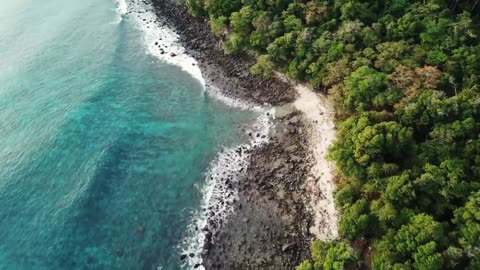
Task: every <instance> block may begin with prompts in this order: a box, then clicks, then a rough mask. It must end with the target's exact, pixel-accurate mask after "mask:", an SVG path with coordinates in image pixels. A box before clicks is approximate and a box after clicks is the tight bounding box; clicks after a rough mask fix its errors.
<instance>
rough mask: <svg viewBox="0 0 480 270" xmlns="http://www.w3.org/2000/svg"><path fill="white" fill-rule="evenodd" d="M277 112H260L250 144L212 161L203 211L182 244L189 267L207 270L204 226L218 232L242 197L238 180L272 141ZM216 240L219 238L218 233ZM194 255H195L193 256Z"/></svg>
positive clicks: (231, 149)
mask: <svg viewBox="0 0 480 270" xmlns="http://www.w3.org/2000/svg"><path fill="white" fill-rule="evenodd" d="M274 115H275V110H274V109H271V110H269V111H267V112H264V113H263V114H262V115H260V116H259V117H258V118H257V119H256V120H255V122H254V123H253V124H252V125H251V126H249V128H248V129H247V130H246V133H247V134H251V136H250V141H249V143H245V144H242V145H239V146H237V147H235V148H228V149H223V150H222V151H220V153H219V154H218V156H217V158H216V159H215V160H214V162H213V163H212V164H211V166H210V169H209V170H208V172H207V174H206V180H205V184H204V187H203V189H202V194H203V196H202V201H201V207H200V210H198V211H197V212H196V213H194V214H193V222H192V224H191V225H190V226H189V227H188V232H187V235H188V236H187V237H186V238H185V239H184V241H183V243H182V245H181V250H182V254H185V255H187V257H186V258H185V260H186V262H185V263H186V264H187V266H189V267H191V268H193V267H194V266H195V265H197V264H198V265H200V266H199V267H198V268H197V269H204V267H203V266H201V263H202V252H203V250H204V242H205V239H206V234H205V231H203V229H204V228H208V230H209V231H210V232H211V233H212V234H213V235H215V232H216V231H217V230H218V229H219V227H221V224H223V223H224V222H225V221H226V220H227V219H228V216H229V215H230V214H231V213H232V212H233V211H234V209H233V203H234V202H235V200H237V199H238V191H237V190H236V189H235V183H236V182H237V181H239V180H241V176H242V175H243V174H244V173H245V172H246V170H247V168H248V166H249V164H250V163H249V161H250V155H251V151H252V150H254V149H255V148H257V147H260V146H261V145H263V144H265V143H267V142H268V140H269V132H270V129H271V127H272V125H273V123H272V120H273V119H274ZM212 212H213V213H214V215H212V214H211V213H212ZM212 240H213V242H214V241H215V236H213V239H212ZM190 254H193V257H191V256H190Z"/></svg>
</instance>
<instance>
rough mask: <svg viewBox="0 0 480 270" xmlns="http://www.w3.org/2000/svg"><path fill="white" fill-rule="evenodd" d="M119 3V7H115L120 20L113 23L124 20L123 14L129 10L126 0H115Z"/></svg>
mask: <svg viewBox="0 0 480 270" xmlns="http://www.w3.org/2000/svg"><path fill="white" fill-rule="evenodd" d="M115 3H116V4H117V8H116V9H115V13H117V15H118V21H116V22H114V23H113V24H119V23H120V22H121V21H123V16H124V15H125V14H127V12H128V5H127V2H126V0H115Z"/></svg>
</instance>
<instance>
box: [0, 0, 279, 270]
mask: <svg viewBox="0 0 480 270" xmlns="http://www.w3.org/2000/svg"><path fill="white" fill-rule="evenodd" d="M148 9H149V7H148V6H147V5H144V4H139V3H136V2H129V1H126V2H123V1H114V0H83V1H74V0H44V1H38V0H37V1H34V0H6V1H3V3H2V9H1V11H2V15H1V16H0V269H2V270H3V269H18V270H23V269H35V270H42V269H165V270H166V269H182V268H188V267H190V266H192V265H193V264H196V263H199V262H201V258H200V257H199V252H200V251H201V245H202V242H203V238H202V237H203V236H202V234H201V233H200V232H198V227H199V226H202V225H204V224H205V222H206V221H205V212H206V211H208V208H209V207H211V206H212V205H215V204H217V203H218V202H219V201H220V200H223V199H225V198H222V196H224V194H223V188H224V187H222V184H221V183H219V182H217V180H218V177H219V175H220V174H221V172H222V171H225V170H227V171H228V172H229V173H231V172H232V171H233V172H234V173H235V172H238V171H239V170H240V168H244V167H245V166H247V164H246V157H245V156H244V157H242V158H240V159H239V158H235V157H232V155H230V154H231V153H232V151H234V150H235V147H238V146H239V145H242V147H244V148H249V147H255V146H256V145H259V144H261V143H263V142H262V141H261V140H260V141H259V140H257V141H248V140H247V139H245V138H243V136H242V130H243V129H246V128H249V127H250V128H252V129H256V130H257V131H258V132H263V133H268V127H269V125H270V123H269V119H267V118H266V117H264V116H265V114H264V112H263V111H262V110H261V109H258V108H250V106H249V105H248V104H244V103H242V102H241V101H236V100H232V99H229V98H226V97H222V96H221V95H218V91H214V90H212V89H210V90H211V91H210V92H209V89H208V88H207V87H205V83H204V81H203V78H202V76H201V72H200V70H199V69H198V67H197V65H196V61H195V60H194V59H192V58H191V57H189V56H188V55H187V54H186V53H185V52H184V50H183V48H182V47H181V46H180V45H179V44H178V43H177V42H176V37H175V33H174V32H173V31H172V30H170V29H168V28H165V27H163V28H162V27H160V26H159V24H156V23H155V21H156V20H157V18H156V17H155V15H154V14H153V13H152V12H149V11H148ZM138 11H140V12H141V13H138ZM159 46H164V48H165V50H166V51H167V53H164V54H161V53H160V52H159ZM172 52H173V53H174V55H175V56H172ZM227 164H229V165H230V168H229V169H226V168H225V165H227ZM226 167H228V166H226ZM223 205H224V204H223ZM216 209H217V210H218V211H219V212H218V216H219V217H220V218H222V217H226V216H227V215H228V211H230V209H228V207H223V208H221V207H220V209H219V208H218V205H217V208H216ZM190 253H192V254H194V256H193V257H190V256H188V258H187V259H185V261H183V262H182V261H180V256H181V255H182V254H190Z"/></svg>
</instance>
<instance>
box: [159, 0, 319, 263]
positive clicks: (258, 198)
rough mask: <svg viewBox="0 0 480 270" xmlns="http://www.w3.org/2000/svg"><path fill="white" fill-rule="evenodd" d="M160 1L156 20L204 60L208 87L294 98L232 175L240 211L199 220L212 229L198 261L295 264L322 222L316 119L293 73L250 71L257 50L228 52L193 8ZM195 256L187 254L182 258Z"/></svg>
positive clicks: (256, 98) (245, 95)
mask: <svg viewBox="0 0 480 270" xmlns="http://www.w3.org/2000/svg"><path fill="white" fill-rule="evenodd" d="M153 7H154V9H155V11H156V13H157V16H158V18H159V21H157V22H156V23H160V24H166V25H167V26H168V27H170V28H173V29H175V32H176V33H177V34H178V35H179V38H180V42H181V43H182V45H183V46H184V47H185V48H186V49H187V52H188V54H189V55H191V56H192V57H194V58H195V59H196V60H197V61H198V65H199V67H200V69H201V71H202V74H203V77H204V79H205V81H206V84H207V87H209V86H214V87H216V88H218V89H220V90H221V92H222V94H223V95H225V96H227V97H230V98H234V99H240V100H244V101H246V102H248V103H254V104H258V105H266V104H268V105H273V106H278V105H284V104H290V105H287V107H288V108H289V110H290V111H289V112H287V113H285V114H284V115H283V116H281V117H277V119H275V120H274V128H273V129H272V131H271V132H270V134H269V135H268V136H269V142H268V143H267V144H263V145H262V146H260V147H256V148H253V150H251V152H249V153H248V155H249V160H248V163H249V165H248V167H247V169H246V170H245V171H241V172H240V173H239V174H238V175H237V174H236V177H237V181H232V182H231V183H230V182H229V183H228V185H227V186H228V188H230V189H231V190H235V191H238V198H237V200H235V201H234V203H233V208H234V211H233V213H231V214H230V215H229V216H228V218H227V219H226V220H225V221H223V220H221V221H218V216H215V215H216V214H215V211H214V210H215V209H212V211H209V212H208V215H209V217H208V220H207V225H206V226H205V227H204V228H196V229H197V230H198V231H201V233H203V234H204V236H205V240H204V245H203V249H204V250H203V252H202V254H201V258H202V263H201V264H200V263H195V264H193V265H191V266H192V267H193V268H195V269H196V268H199V269H200V268H202V267H203V268H205V269H225V270H228V269H242V270H248V269H267V270H268V269H275V270H282V269H293V268H294V267H295V266H296V265H298V264H299V263H300V262H301V260H303V259H304V258H306V257H307V256H308V249H309V243H310V241H311V240H312V237H313V235H312V233H311V230H310V228H311V227H312V226H313V225H314V223H315V222H314V220H315V217H314V216H313V215H312V213H311V210H310V204H311V202H310V199H311V192H312V187H311V183H308V181H307V179H308V178H309V175H310V174H311V169H312V166H314V164H315V157H314V155H313V153H312V151H311V150H310V141H309V138H310V132H309V129H310V128H311V125H310V122H309V120H308V119H307V118H305V117H304V114H303V113H301V112H299V111H296V110H295V109H294V105H293V103H292V102H293V101H295V100H296V98H297V96H298V95H297V91H296V89H295V88H294V87H293V86H292V84H291V83H289V82H288V81H286V80H282V79H279V78H271V79H265V78H263V77H261V76H257V75H253V74H251V73H250V67H251V66H252V65H253V64H254V63H255V59H254V56H252V55H250V54H248V53H246V52H244V53H239V54H233V55H226V54H225V53H224V51H223V48H222V45H221V43H222V40H221V39H220V38H218V37H216V36H214V35H212V34H211V33H210V28H209V25H208V22H207V21H206V20H205V19H203V18H194V17H192V16H190V15H189V14H188V12H187V10H186V8H185V6H183V5H178V4H177V3H176V1H175V0H153ZM164 53H165V54H168V53H169V52H168V51H165V52H164ZM171 57H175V55H172V56H171ZM249 135H250V136H255V134H249ZM257 135H258V134H257ZM242 151H243V150H242V149H240V153H239V154H242ZM225 181H230V180H228V178H227V180H225ZM196 256H198V254H193V253H189V254H182V255H181V257H180V260H182V261H187V260H188V259H189V258H193V257H196Z"/></svg>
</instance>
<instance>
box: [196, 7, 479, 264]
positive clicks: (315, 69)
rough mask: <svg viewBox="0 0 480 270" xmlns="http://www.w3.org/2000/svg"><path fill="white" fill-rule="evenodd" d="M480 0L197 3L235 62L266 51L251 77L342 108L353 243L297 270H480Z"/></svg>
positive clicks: (340, 154) (342, 160)
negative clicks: (294, 84)
mask: <svg viewBox="0 0 480 270" xmlns="http://www.w3.org/2000/svg"><path fill="white" fill-rule="evenodd" d="M479 2H480V1H479V0H422V1H420V0H335V1H334V0H323V1H322V0H312V1H308V0H303V1H302V0H297V1H294V0H188V1H187V3H188V6H189V9H190V11H191V12H192V13H193V14H194V15H197V16H208V17H209V18H210V21H211V26H212V29H213V30H214V32H215V33H216V34H218V35H225V33H228V35H227V40H226V42H225V44H224V46H225V49H226V51H227V52H231V53H233V52H236V51H239V50H252V51H255V52H256V53H257V54H258V56H259V57H258V62H257V64H256V65H255V66H253V67H252V71H253V72H255V73H259V74H263V75H264V76H272V74H273V71H274V70H280V71H283V72H284V73H286V74H287V76H289V77H290V78H293V79H298V80H305V81H308V82H309V83H310V84H311V86H312V87H313V88H315V89H318V90H323V91H326V90H328V91H329V93H330V94H331V95H332V96H333V97H334V98H335V100H336V110H337V121H338V139H337V141H336V143H335V144H334V145H333V147H332V149H331V151H330V158H331V159H332V160H334V161H335V162H336V164H337V167H338V170H339V174H340V178H341V181H340V183H339V185H338V187H337V189H338V191H337V192H336V195H335V199H336V204H337V207H338V208H339V209H340V210H341V212H342V213H341V219H340V224H339V228H340V234H341V236H342V238H343V239H344V240H343V241H341V242H335V243H329V244H327V243H322V242H314V243H313V244H312V257H311V260H308V261H305V262H304V263H302V264H301V265H300V266H298V267H297V270H305V269H355V268H358V267H359V263H358V260H359V259H360V260H362V259H363V260H364V262H363V263H364V265H370V266H371V268H372V269H425V270H427V269H429V270H432V269H480V136H479V134H480V91H479V89H478V83H479V82H480V43H479V41H480V37H479V34H480V33H479V32H480V15H479V14H480V7H478V6H479ZM362 237H365V238H366V239H368V241H369V246H370V248H371V250H372V251H371V254H369V256H361V257H362V258H359V255H358V254H357V253H360V251H358V252H357V251H354V250H353V249H352V248H350V246H349V245H348V244H347V243H349V244H351V243H354V242H355V241H358V240H359V239H360V238H362ZM367 257H368V258H372V259H371V260H368V261H365V258H367Z"/></svg>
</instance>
